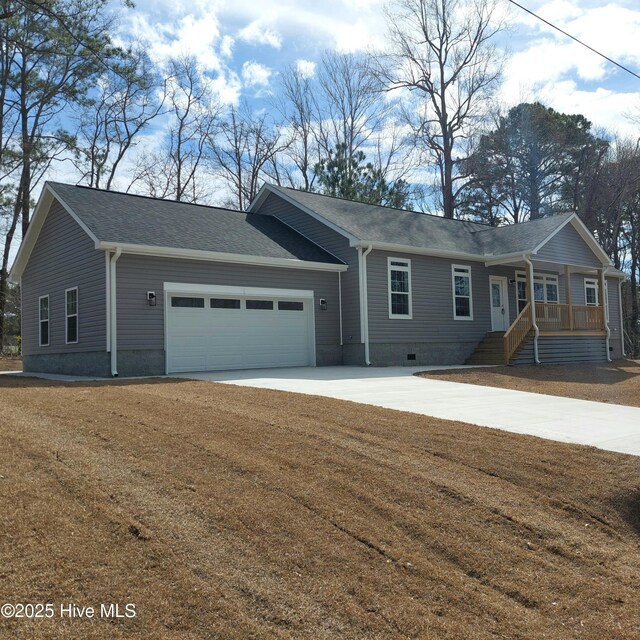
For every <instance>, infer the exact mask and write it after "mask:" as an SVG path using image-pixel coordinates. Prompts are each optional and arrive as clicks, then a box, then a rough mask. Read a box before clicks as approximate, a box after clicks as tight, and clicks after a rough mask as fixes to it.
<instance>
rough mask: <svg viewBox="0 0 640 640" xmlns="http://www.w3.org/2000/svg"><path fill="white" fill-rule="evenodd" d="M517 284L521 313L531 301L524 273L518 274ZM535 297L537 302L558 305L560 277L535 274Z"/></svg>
mask: <svg viewBox="0 0 640 640" xmlns="http://www.w3.org/2000/svg"><path fill="white" fill-rule="evenodd" d="M516 284H517V290H518V313H520V312H521V311H522V310H523V309H524V307H525V305H526V304H527V302H528V301H529V296H528V295H527V294H528V292H527V278H526V276H525V274H524V273H522V272H519V273H516ZM533 297H534V300H535V301H536V302H547V303H551V304H558V302H559V298H558V276H556V275H550V274H543V273H534V274H533Z"/></svg>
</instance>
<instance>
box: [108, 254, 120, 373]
mask: <svg viewBox="0 0 640 640" xmlns="http://www.w3.org/2000/svg"><path fill="white" fill-rule="evenodd" d="M121 254H122V249H120V248H118V249H116V252H115V253H114V254H113V255H112V256H111V261H110V262H109V268H110V274H109V275H110V277H109V285H110V291H109V293H110V297H111V299H110V305H109V307H110V308H109V310H110V312H111V322H110V326H111V375H112V376H113V377H114V378H116V377H117V376H118V331H117V314H116V262H118V258H119V257H120V255H121Z"/></svg>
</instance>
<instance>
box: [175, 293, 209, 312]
mask: <svg viewBox="0 0 640 640" xmlns="http://www.w3.org/2000/svg"><path fill="white" fill-rule="evenodd" d="M171 306H172V307H184V308H190V309H204V298H186V297H182V296H171Z"/></svg>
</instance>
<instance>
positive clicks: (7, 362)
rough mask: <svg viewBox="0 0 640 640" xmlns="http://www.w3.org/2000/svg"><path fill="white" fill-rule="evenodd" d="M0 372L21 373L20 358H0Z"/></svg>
mask: <svg viewBox="0 0 640 640" xmlns="http://www.w3.org/2000/svg"><path fill="white" fill-rule="evenodd" d="M0 371H22V358H13V357H10V356H0Z"/></svg>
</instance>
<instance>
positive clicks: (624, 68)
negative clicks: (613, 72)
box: [509, 0, 640, 80]
mask: <svg viewBox="0 0 640 640" xmlns="http://www.w3.org/2000/svg"><path fill="white" fill-rule="evenodd" d="M509 2H510V3H511V4H514V5H515V6H516V7H519V8H520V9H522V10H523V11H526V12H527V13H528V14H530V15H532V16H533V17H534V18H537V19H538V20H541V21H542V22H544V23H545V24H548V25H549V26H550V27H551V28H552V29H555V30H556V31H559V32H560V33H562V34H563V35H565V36H567V38H571V39H572V40H575V41H576V42H577V43H578V44H581V45H582V46H583V47H586V48H587V49H589V50H590V51H593V53H595V54H597V55H599V56H600V57H601V58H604V59H605V60H608V61H609V62H611V64H615V65H616V67H619V68H620V69H622V70H623V71H626V72H627V73H630V74H631V75H632V76H635V77H636V78H638V80H640V75H638V74H637V73H635V72H634V71H631V69H628V68H627V67H625V66H624V65H622V64H620V63H619V62H616V61H615V60H612V59H611V58H609V56H605V55H604V53H600V52H599V51H598V50H597V49H594V48H593V47H590V46H589V45H588V44H586V43H585V42H582V40H578V38H576V37H575V36H572V35H571V34H570V33H567V32H566V31H563V30H562V29H561V28H560V27H556V25H555V24H552V23H551V22H549V21H548V20H545V19H544V18H541V17H540V16H539V15H538V14H536V13H533V11H529V9H527V8H526V7H523V6H522V5H521V4H518V3H517V2H516V1H515V0H509Z"/></svg>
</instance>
